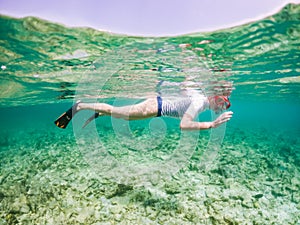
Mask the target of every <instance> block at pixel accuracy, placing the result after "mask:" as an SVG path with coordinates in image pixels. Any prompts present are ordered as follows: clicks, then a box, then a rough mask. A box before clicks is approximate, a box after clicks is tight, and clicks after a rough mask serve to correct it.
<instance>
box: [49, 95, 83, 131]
mask: <svg viewBox="0 0 300 225" xmlns="http://www.w3.org/2000/svg"><path fill="white" fill-rule="evenodd" d="M79 102H80V101H78V102H76V104H74V105H73V106H72V107H71V108H70V109H69V110H68V111H66V112H64V113H63V114H62V115H61V116H60V117H58V119H57V120H55V121H54V123H55V125H56V126H58V127H59V128H62V129H65V128H66V127H67V126H68V124H69V122H70V121H71V119H72V118H73V116H74V115H75V113H76V108H77V105H78V104H79Z"/></svg>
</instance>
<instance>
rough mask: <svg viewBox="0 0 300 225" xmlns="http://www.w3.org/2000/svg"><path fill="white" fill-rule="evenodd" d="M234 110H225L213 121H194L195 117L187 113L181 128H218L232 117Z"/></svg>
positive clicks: (182, 120)
mask: <svg viewBox="0 0 300 225" xmlns="http://www.w3.org/2000/svg"><path fill="white" fill-rule="evenodd" d="M232 114H233V112H231V111H229V112H224V113H222V114H221V115H220V116H219V117H218V118H217V119H216V120H214V121H212V122H196V121H193V117H192V116H190V115H189V114H187V113H185V114H184V115H183V117H182V119H181V122H180V128H181V129H182V130H206V129H210V128H216V127H218V126H220V125H221V124H223V123H226V122H227V121H229V120H230V118H231V117H232Z"/></svg>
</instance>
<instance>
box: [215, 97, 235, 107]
mask: <svg viewBox="0 0 300 225" xmlns="http://www.w3.org/2000/svg"><path fill="white" fill-rule="evenodd" d="M214 100H215V103H216V105H217V106H218V108H220V110H227V109H229V107H230V106H231V104H230V101H229V98H228V96H215V97H214Z"/></svg>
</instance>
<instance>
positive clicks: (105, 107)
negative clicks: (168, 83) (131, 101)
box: [76, 98, 158, 120]
mask: <svg viewBox="0 0 300 225" xmlns="http://www.w3.org/2000/svg"><path fill="white" fill-rule="evenodd" d="M80 110H93V111H96V112H98V113H101V114H102V115H103V116H104V115H106V116H112V117H115V118H122V119H125V120H140V119H146V118H150V117H155V116H157V111H158V105H157V99H156V98H149V99H147V100H145V101H143V102H141V103H138V104H135V105H128V106H121V107H117V106H112V105H109V104H106V103H82V102H80V103H78V105H77V108H76V111H80Z"/></svg>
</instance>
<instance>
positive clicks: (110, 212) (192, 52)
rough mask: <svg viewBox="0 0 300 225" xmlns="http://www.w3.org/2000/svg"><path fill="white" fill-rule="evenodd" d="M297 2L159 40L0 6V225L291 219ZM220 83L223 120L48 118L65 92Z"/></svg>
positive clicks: (295, 206)
mask: <svg viewBox="0 0 300 225" xmlns="http://www.w3.org/2000/svg"><path fill="white" fill-rule="evenodd" d="M299 10H300V8H299V5H287V6H286V7H285V8H283V9H282V10H281V11H280V12H278V13H277V14H275V15H273V16H272V17H268V18H266V19H264V20H261V21H255V22H253V23H249V24H246V25H243V26H239V27H234V28H229V29H226V30H220V31H215V32H211V33H196V34H188V35H183V36H177V37H160V38H158V37H155V38H154V37H128V36H123V35H115V34H110V33H105V32H99V31H96V30H93V29H89V28H67V27H64V26H61V25H58V24H54V23H51V22H47V21H43V20H40V19H37V18H24V19H13V18H9V17H6V16H1V17H0V20H1V28H2V29H1V30H0V32H1V34H0V38H1V46H0V48H1V52H2V54H1V56H0V64H1V66H2V67H1V70H0V75H1V82H0V88H1V93H0V108H1V109H0V110H1V111H0V115H1V125H0V127H1V129H0V133H1V135H0V146H1V148H0V154H1V157H0V168H1V173H0V202H1V204H0V224H298V223H299V222H300V217H299V215H300V213H299V211H300V194H299V188H300V177H299V172H300V171H299V169H300V149H299V146H300V140H299V137H300V125H299V124H300V117H299V112H300V101H299V96H300V91H299V90H300V89H299V87H300V86H299V85H300V70H299V68H300V67H299V66H300V65H299V64H300V60H299V55H300V54H299V53H300V52H299V36H300V35H299V30H300V27H299V19H300V18H299V15H300V14H299ZM162 81H163V83H161V82H162ZM186 81H189V82H186ZM224 81H227V82H232V83H233V87H234V90H233V92H232V94H231V97H230V100H231V103H232V107H231V110H232V111H233V112H234V117H233V118H232V120H231V121H230V122H229V123H227V125H226V127H224V126H223V127H221V128H220V129H216V130H212V131H201V132H200V133H199V132H181V131H180V129H179V120H176V119H172V118H155V119H147V120H144V121H131V122H129V123H128V122H126V121H122V120H117V119H111V118H108V117H106V118H99V119H97V120H96V121H95V122H94V123H92V124H90V125H89V126H88V127H86V128H85V129H81V126H82V124H83V122H84V120H85V119H87V118H88V117H89V116H90V115H91V112H80V113H79V114H78V115H76V117H75V118H74V121H73V123H71V124H70V126H69V127H68V128H67V129H65V130H62V129H58V128H57V127H56V126H55V125H54V123H53V121H54V120H55V119H56V118H57V116H59V115H60V114H61V113H62V112H64V111H65V110H66V109H68V108H69V107H70V105H71V104H73V102H74V101H75V100H76V99H82V100H83V101H87V102H102V101H103V102H108V103H111V104H115V105H124V104H128V103H135V102H137V101H139V100H140V99H144V98H146V97H149V96H156V95H157V94H158V93H161V94H162V95H171V96H178V95H179V94H180V90H182V89H183V88H187V87H188V88H191V87H192V88H195V87H194V86H193V84H195V83H197V84H200V85H197V86H196V88H200V89H201V90H204V91H205V92H206V93H209V92H210V91H211V90H212V89H213V88H214V85H218V84H220V83H222V82H224ZM162 84H163V85H162ZM212 117H213V115H212V114H211V113H210V112H205V113H203V114H201V115H200V118H199V119H200V120H211V119H212Z"/></svg>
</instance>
